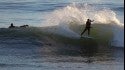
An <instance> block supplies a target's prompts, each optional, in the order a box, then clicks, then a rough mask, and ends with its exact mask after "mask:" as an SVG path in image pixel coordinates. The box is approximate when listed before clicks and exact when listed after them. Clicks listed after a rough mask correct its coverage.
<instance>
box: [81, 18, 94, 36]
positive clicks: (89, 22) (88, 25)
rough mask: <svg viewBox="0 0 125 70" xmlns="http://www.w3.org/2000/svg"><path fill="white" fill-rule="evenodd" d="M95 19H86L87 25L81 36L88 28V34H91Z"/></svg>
mask: <svg viewBox="0 0 125 70" xmlns="http://www.w3.org/2000/svg"><path fill="white" fill-rule="evenodd" d="M93 21H94V20H90V19H87V21H86V27H85V29H84V31H83V32H82V33H81V37H82V35H83V34H84V32H85V31H86V30H88V35H89V34H90V28H91V22H93Z"/></svg>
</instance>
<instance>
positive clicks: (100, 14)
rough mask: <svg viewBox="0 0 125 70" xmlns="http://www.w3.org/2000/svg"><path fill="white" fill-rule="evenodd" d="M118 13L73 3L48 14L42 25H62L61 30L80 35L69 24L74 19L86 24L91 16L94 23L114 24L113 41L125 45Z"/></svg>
mask: <svg viewBox="0 0 125 70" xmlns="http://www.w3.org/2000/svg"><path fill="white" fill-rule="evenodd" d="M116 15H117V14H116V13H115V12H114V11H112V10H110V9H109V8H102V9H98V7H93V6H91V5H88V4H81V5H79V4H75V3H73V4H71V5H68V6H66V7H64V8H61V9H58V10H55V11H53V12H51V13H50V14H48V15H46V16H45V19H46V20H45V21H44V22H42V23H44V24H42V25H41V26H55V25H57V26H60V28H61V29H62V30H61V31H65V32H69V33H70V34H67V33H66V35H67V36H68V35H69V36H70V35H74V36H77V37H78V34H76V33H75V32H73V31H72V30H71V29H70V28H69V27H68V25H69V24H71V22H74V21H75V22H77V24H79V25H81V24H85V22H86V20H87V19H88V18H90V19H93V20H94V23H98V24H109V25H112V26H113V29H112V30H113V32H114V39H113V41H117V46H124V40H123V39H124V24H122V23H120V21H119V20H118V19H117V17H116ZM59 32H60V31H59ZM57 33H58V32H57ZM62 33H64V32H62ZM115 44H116V43H115Z"/></svg>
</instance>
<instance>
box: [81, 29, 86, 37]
mask: <svg viewBox="0 0 125 70" xmlns="http://www.w3.org/2000/svg"><path fill="white" fill-rule="evenodd" d="M86 30H87V28H85V29H84V31H83V32H82V33H81V36H82V35H83V34H84V33H85V31H86Z"/></svg>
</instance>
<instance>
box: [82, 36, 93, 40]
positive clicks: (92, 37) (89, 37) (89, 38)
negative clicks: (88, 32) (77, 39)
mask: <svg viewBox="0 0 125 70" xmlns="http://www.w3.org/2000/svg"><path fill="white" fill-rule="evenodd" d="M81 38H89V39H94V38H93V37H90V36H82V37H81Z"/></svg>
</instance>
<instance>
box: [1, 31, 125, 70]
mask: <svg viewBox="0 0 125 70" xmlns="http://www.w3.org/2000/svg"><path fill="white" fill-rule="evenodd" d="M33 30H35V29H33ZM28 32H29V33H28ZM28 32H27V30H25V29H1V30H0V33H1V34H0V69H1V70H41V69H43V70H55V69H58V70H67V69H69V70H70V69H71V70H84V69H85V70H118V69H119V70H123V69H124V48H123V47H121V48H117V47H109V48H108V47H107V48H106V46H104V47H102V48H99V46H97V45H96V44H95V43H94V42H92V40H91V39H86V41H85V42H86V44H85V45H84V46H82V45H71V44H67V42H66V40H65V41H64V42H59V41H56V39H55V38H56V37H55V38H51V37H52V36H49V35H47V34H45V35H44V34H43V32H42V31H39V30H38V29H37V32H34V31H32V30H31V31H29V30H28ZM40 32H41V33H40ZM26 33H27V34H26ZM39 34H40V36H39ZM72 42H73V41H72ZM88 42H91V45H90V43H88ZM87 43H88V44H87Z"/></svg>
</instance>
